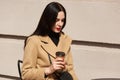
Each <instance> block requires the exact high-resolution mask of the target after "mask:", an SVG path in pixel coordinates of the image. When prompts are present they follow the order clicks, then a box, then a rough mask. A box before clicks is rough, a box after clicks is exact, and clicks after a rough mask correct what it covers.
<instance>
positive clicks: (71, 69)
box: [66, 49, 78, 80]
mask: <svg viewBox="0 0 120 80" xmlns="http://www.w3.org/2000/svg"><path fill="white" fill-rule="evenodd" d="M66 62H67V65H66V68H67V71H68V72H69V73H70V74H71V75H72V77H73V80H78V78H77V76H76V74H75V71H74V65H73V58H72V53H71V49H69V51H68V53H67V55H66Z"/></svg>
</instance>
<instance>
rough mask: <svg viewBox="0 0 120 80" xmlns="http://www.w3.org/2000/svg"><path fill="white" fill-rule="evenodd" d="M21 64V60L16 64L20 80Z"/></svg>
mask: <svg viewBox="0 0 120 80" xmlns="http://www.w3.org/2000/svg"><path fill="white" fill-rule="evenodd" d="M22 63H23V61H22V60H18V62H17V66H18V72H19V76H20V79H21V80H22V75H21V66H22Z"/></svg>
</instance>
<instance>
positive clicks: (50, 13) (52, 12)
mask: <svg viewBox="0 0 120 80" xmlns="http://www.w3.org/2000/svg"><path fill="white" fill-rule="evenodd" d="M60 11H63V12H64V14H65V19H64V24H63V27H62V29H63V28H64V27H65V24H66V10H65V8H64V7H63V6H62V5H61V4H60V3H58V2H51V3H49V4H48V5H47V6H46V8H45V9H44V11H43V14H42V16H41V19H40V21H39V23H38V26H37V28H36V30H35V31H34V33H33V34H32V35H41V36H46V35H48V33H49V31H50V30H51V28H52V27H53V25H54V24H55V22H56V18H57V15H58V12H60Z"/></svg>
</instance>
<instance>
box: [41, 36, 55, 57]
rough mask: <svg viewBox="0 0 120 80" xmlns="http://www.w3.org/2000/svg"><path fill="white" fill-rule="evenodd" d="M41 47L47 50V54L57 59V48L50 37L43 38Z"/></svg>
mask: <svg viewBox="0 0 120 80" xmlns="http://www.w3.org/2000/svg"><path fill="white" fill-rule="evenodd" d="M41 46H42V47H43V48H44V49H45V50H46V52H47V53H49V54H50V55H52V56H53V57H55V53H56V51H57V46H55V44H54V43H53V42H52V40H51V39H50V38H49V36H46V37H41Z"/></svg>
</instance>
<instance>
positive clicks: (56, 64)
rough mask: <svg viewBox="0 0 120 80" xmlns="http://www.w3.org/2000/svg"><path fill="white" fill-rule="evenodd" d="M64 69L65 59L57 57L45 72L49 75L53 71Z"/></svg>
mask: <svg viewBox="0 0 120 80" xmlns="http://www.w3.org/2000/svg"><path fill="white" fill-rule="evenodd" d="M63 69H65V61H64V58H60V57H57V58H56V59H55V60H54V61H53V62H52V65H50V66H49V67H48V68H46V69H45V74H46V75H49V74H52V73H54V72H55V71H59V70H63Z"/></svg>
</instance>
